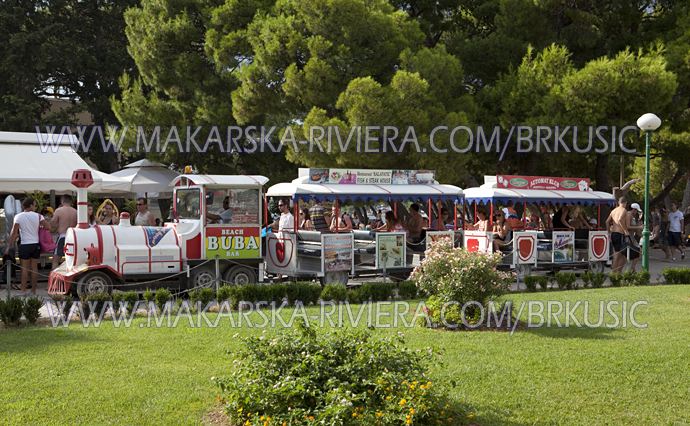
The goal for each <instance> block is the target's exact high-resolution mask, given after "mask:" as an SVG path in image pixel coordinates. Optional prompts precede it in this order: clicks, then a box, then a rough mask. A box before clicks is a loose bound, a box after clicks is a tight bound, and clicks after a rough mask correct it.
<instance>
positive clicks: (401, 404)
mask: <svg viewBox="0 0 690 426" xmlns="http://www.w3.org/2000/svg"><path fill="white" fill-rule="evenodd" d="M398 404H400V406H401V407H402V406H403V405H405V404H407V400H406V399H405V398H403V399H401V400H400V402H399V403H398Z"/></svg>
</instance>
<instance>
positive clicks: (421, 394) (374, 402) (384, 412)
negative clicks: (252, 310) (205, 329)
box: [213, 326, 458, 426]
mask: <svg viewBox="0 0 690 426" xmlns="http://www.w3.org/2000/svg"><path fill="white" fill-rule="evenodd" d="M244 342H245V346H246V348H245V349H244V350H243V351H242V353H241V354H239V356H236V357H235V361H234V364H233V366H232V369H231V371H230V375H229V376H228V377H227V378H220V379H217V378H216V379H213V380H214V381H215V382H216V383H217V384H218V385H219V387H220V389H221V395H220V399H221V401H223V403H224V405H225V409H226V412H227V415H228V417H229V420H230V423H231V424H233V425H250V424H254V425H265V426H268V425H299V424H314V425H315V424H327V425H346V424H347V425H351V424H353V425H370V424H372V425H373V424H378V425H411V424H437V423H441V424H453V423H454V418H455V420H456V421H457V419H458V417H457V414H454V413H453V412H452V411H451V409H450V408H449V406H448V405H447V404H444V403H443V402H442V398H441V396H440V394H439V392H438V391H437V390H436V387H435V386H434V384H433V383H432V381H431V380H429V378H428V377H427V375H426V372H425V366H426V364H428V362H429V361H430V358H431V353H430V352H421V351H412V350H410V349H407V348H405V346H404V341H403V339H402V337H400V336H398V337H395V338H392V337H389V338H375V337H373V335H372V334H371V332H369V331H366V330H339V331H337V332H334V333H328V334H324V335H319V336H317V334H316V332H315V331H314V330H313V329H310V328H308V327H305V326H301V327H299V330H294V331H290V332H286V333H282V334H279V335H277V336H275V337H265V336H261V337H250V338H246V339H244Z"/></svg>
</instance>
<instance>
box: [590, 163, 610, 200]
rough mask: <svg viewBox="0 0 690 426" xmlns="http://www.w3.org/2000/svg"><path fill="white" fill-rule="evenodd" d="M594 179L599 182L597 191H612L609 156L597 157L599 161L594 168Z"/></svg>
mask: <svg viewBox="0 0 690 426" xmlns="http://www.w3.org/2000/svg"><path fill="white" fill-rule="evenodd" d="M594 178H595V179H596V180H597V190H599V191H605V192H610V191H611V183H610V182H609V155H608V154H599V155H597V161H596V164H595V166H594Z"/></svg>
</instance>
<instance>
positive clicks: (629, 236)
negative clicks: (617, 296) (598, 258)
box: [606, 197, 685, 272]
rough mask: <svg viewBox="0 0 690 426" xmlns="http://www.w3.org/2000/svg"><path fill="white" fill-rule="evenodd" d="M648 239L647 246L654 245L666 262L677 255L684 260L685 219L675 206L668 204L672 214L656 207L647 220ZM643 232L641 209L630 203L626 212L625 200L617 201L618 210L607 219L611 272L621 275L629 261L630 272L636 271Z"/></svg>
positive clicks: (626, 203) (637, 205) (622, 198)
mask: <svg viewBox="0 0 690 426" xmlns="http://www.w3.org/2000/svg"><path fill="white" fill-rule="evenodd" d="M650 219H651V225H652V229H651V236H650V242H655V243H656V244H657V245H659V247H660V248H661V249H662V250H663V251H664V254H665V256H666V259H667V260H668V259H669V258H671V259H672V260H673V261H675V260H676V258H675V256H674V253H675V252H676V250H677V251H678V252H679V253H680V257H681V259H685V250H684V249H683V230H684V229H685V217H684V215H683V212H681V211H680V210H678V205H677V204H676V203H672V204H671V211H667V210H666V208H664V207H655V208H654V210H653V211H652V214H651V216H650ZM643 228H644V215H643V212H642V209H641V208H640V205H639V204H637V203H633V204H631V205H630V209H628V202H627V200H626V199H625V197H621V198H619V199H618V207H616V208H615V209H613V211H611V214H610V215H609V217H608V218H607V219H606V229H607V230H608V231H609V232H610V233H611V245H612V246H613V262H612V264H611V269H612V271H613V272H621V271H622V270H623V268H624V267H625V265H626V264H627V263H628V261H630V262H631V270H632V271H635V268H636V266H637V264H638V263H639V261H640V251H641V247H640V242H641V239H642V230H643Z"/></svg>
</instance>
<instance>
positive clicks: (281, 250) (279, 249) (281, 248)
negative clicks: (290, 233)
mask: <svg viewBox="0 0 690 426" xmlns="http://www.w3.org/2000/svg"><path fill="white" fill-rule="evenodd" d="M276 259H278V263H283V261H284V260H285V243H284V242H282V241H278V242H276Z"/></svg>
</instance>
